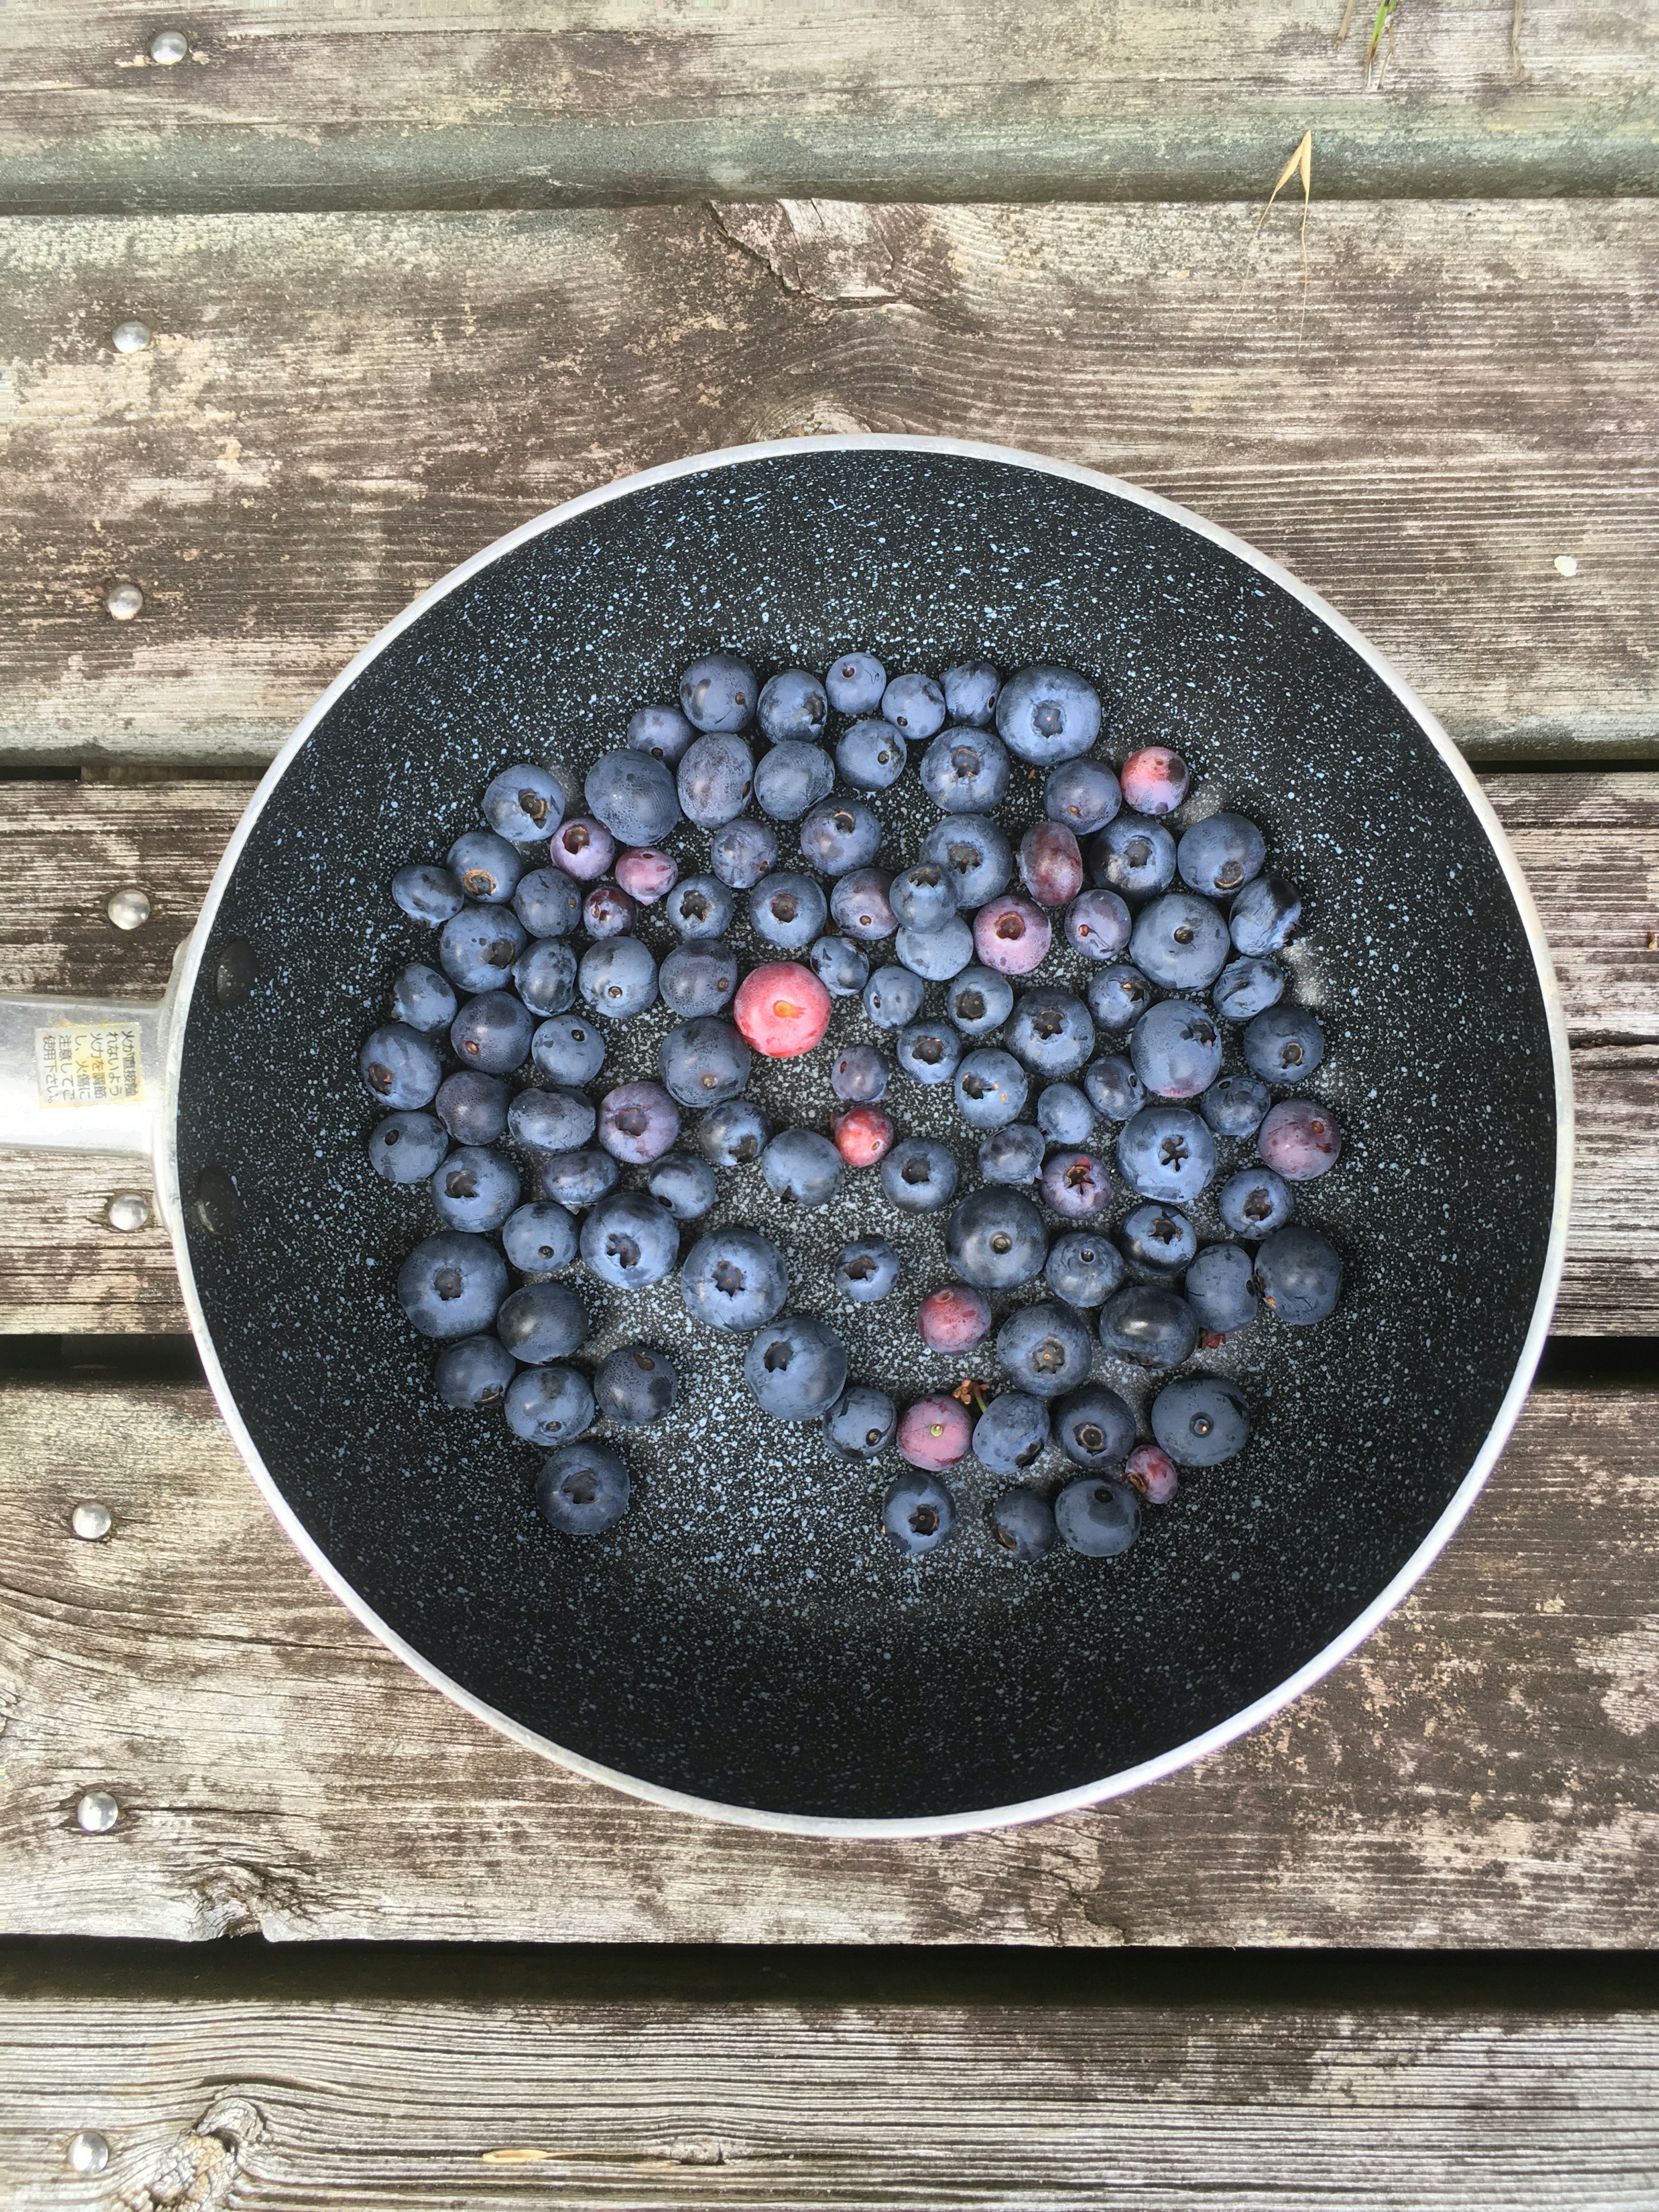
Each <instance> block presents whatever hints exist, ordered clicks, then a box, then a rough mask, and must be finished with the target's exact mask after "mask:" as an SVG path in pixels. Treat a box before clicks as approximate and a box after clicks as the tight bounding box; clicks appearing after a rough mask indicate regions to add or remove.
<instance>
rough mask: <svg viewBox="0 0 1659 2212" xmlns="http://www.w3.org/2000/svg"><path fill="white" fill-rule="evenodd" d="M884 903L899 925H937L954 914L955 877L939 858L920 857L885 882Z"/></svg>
mask: <svg viewBox="0 0 1659 2212" xmlns="http://www.w3.org/2000/svg"><path fill="white" fill-rule="evenodd" d="M887 903H888V904H889V906H890V907H891V908H892V909H893V915H894V918H895V920H896V921H897V922H898V923H899V924H900V926H901V927H904V928H908V929H940V928H942V927H944V925H945V923H946V922H947V921H951V919H952V917H953V916H954V915H955V914H956V910H957V887H956V881H955V878H953V877H952V876H951V872H950V870H949V869H948V868H947V867H945V866H943V865H942V864H941V863H940V862H939V861H938V860H919V861H917V862H916V864H915V866H914V867H908V868H902V869H901V870H900V871H899V872H898V874H897V875H896V876H895V877H894V878H893V879H892V881H891V882H890V884H888V886H887Z"/></svg>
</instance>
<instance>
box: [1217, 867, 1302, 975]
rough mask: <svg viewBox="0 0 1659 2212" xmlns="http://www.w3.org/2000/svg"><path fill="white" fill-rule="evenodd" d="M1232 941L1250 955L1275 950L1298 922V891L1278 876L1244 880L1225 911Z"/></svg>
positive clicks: (1300, 907) (1294, 931) (1299, 916)
mask: <svg viewBox="0 0 1659 2212" xmlns="http://www.w3.org/2000/svg"><path fill="white" fill-rule="evenodd" d="M1227 920H1228V927H1229V929H1230V931H1231V936H1232V940H1233V945H1234V946H1235V948H1236V950H1237V951H1240V952H1243V953H1246V954H1248V955H1249V956H1251V957H1255V956H1257V955H1259V954H1261V953H1263V952H1278V951H1281V950H1282V949H1283V948H1284V947H1285V945H1288V944H1289V943H1290V941H1291V939H1292V938H1293V937H1294V936H1295V935H1296V933H1297V930H1298V929H1299V928H1300V927H1301V923H1302V894H1301V892H1300V891H1298V890H1297V889H1296V887H1295V885H1294V884H1287V883H1286V882H1285V878H1283V877H1282V876H1258V877H1257V878H1256V879H1255V882H1254V883H1253V884H1245V886H1244V888H1243V890H1242V891H1240V893H1239V894H1238V896H1237V898H1236V899H1235V900H1234V901H1233V902H1232V905H1231V908H1230V909H1229V911H1228V916H1227Z"/></svg>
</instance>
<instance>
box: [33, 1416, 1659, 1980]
mask: <svg viewBox="0 0 1659 2212" xmlns="http://www.w3.org/2000/svg"><path fill="white" fill-rule="evenodd" d="M1652 1406H1653V1401H1652V1399H1651V1398H1650V1397H1648V1396H1645V1395H1639V1394H1632V1393H1628V1392H1624V1393H1619V1392H1608V1393H1606V1394H1600V1393H1582V1392H1567V1391H1542V1392H1539V1393H1536V1394H1534V1398H1533V1400H1532V1401H1531V1403H1530V1404H1529V1406H1528V1409H1527V1412H1526V1414H1525V1416H1524V1418H1523V1419H1522V1425H1521V1427H1520V1429H1519V1431H1518V1432H1517V1434H1516V1438H1515V1440H1514V1442H1513V1443H1512V1444H1511V1446H1510V1450H1509V1452H1508V1453H1507V1454H1506V1455H1505V1456H1504V1460H1503V1462H1501V1463H1500V1465H1499V1467H1498V1470H1497V1472H1496V1474H1494V1476H1493V1478H1492V1482H1491V1484H1490V1486H1489V1487H1488V1489H1487V1492H1486V1495H1485V1497H1484V1498H1483V1499H1482V1500H1481V1501H1480V1504H1479V1505H1478V1506H1477V1508H1476V1510H1475V1511H1474V1514H1473V1515H1472V1516H1471V1518H1470V1520H1469V1521H1468V1523H1466V1525H1465V1527H1464V1528H1463V1529H1462V1531H1461V1532H1460V1534H1459V1535H1458V1536H1457V1538H1456V1540H1455V1542H1454V1543H1453V1544H1452V1545H1451V1546H1450V1547H1449V1550H1448V1552H1447V1553H1446V1554H1445V1556H1444V1557H1443V1559H1441V1560H1440V1562H1439V1563H1438V1564H1437V1566H1436V1567H1435V1569H1434V1570H1433V1571H1432V1572H1431V1574H1430V1575H1429V1577H1427V1579H1426V1580H1425V1583H1424V1584H1423V1585H1422V1586H1421V1588H1420V1589H1419V1591H1418V1592H1417V1593H1416V1594H1415V1595H1414V1596H1413V1599H1412V1600H1411V1601H1409V1602H1408V1603H1407V1606H1406V1607H1404V1608H1403V1609H1402V1610H1401V1613H1399V1614H1398V1615H1397V1616H1396V1617H1395V1619H1394V1620H1391V1621H1390V1622H1389V1623H1388V1624H1387V1625H1386V1626H1384V1627H1383V1629H1382V1630H1380V1631H1379V1632H1378V1633H1377V1634H1376V1636H1375V1637H1374V1638H1372V1639H1371V1640H1370V1642H1369V1643H1368V1644H1366V1645H1365V1646H1364V1650H1362V1651H1361V1652H1359V1653H1358V1655H1357V1656H1356V1657H1355V1658H1354V1659H1352V1661H1350V1662H1348V1663H1347V1664H1346V1666H1344V1667H1343V1668H1340V1670H1339V1671H1338V1672H1337V1674H1335V1675H1334V1676H1333V1677H1332V1678H1331V1679H1330V1680H1329V1681H1328V1682H1327V1683H1326V1684H1325V1685H1323V1686H1322V1687H1321V1688H1320V1689H1319V1690H1318V1691H1316V1692H1313V1693H1312V1694H1310V1696H1309V1697H1307V1698H1305V1699H1303V1700H1302V1701H1301V1703H1300V1704H1299V1705H1297V1706H1296V1707H1295V1708H1294V1710H1293V1711H1291V1712H1290V1713H1288V1714H1286V1715H1285V1716H1284V1717H1282V1718H1280V1719H1279V1721H1277V1722H1276V1723H1273V1725H1271V1726H1270V1727H1268V1728H1266V1729H1261V1730H1260V1731H1258V1732H1257V1733H1256V1734H1255V1735H1253V1736H1252V1737H1250V1738H1249V1739H1248V1740H1247V1741H1243V1742H1241V1743H1239V1744H1237V1745H1234V1746H1233V1747H1231V1748H1230V1749H1229V1750H1228V1751H1226V1752H1225V1753H1221V1754H1219V1755H1218V1757H1216V1758H1214V1759H1211V1760H1209V1761H1207V1762H1206V1764H1205V1765H1202V1766H1200V1767H1199V1768H1196V1769H1194V1770H1192V1771H1188V1772H1187V1773H1185V1774H1183V1775H1180V1776H1177V1777H1176V1778H1173V1779H1171V1780H1170V1781H1169V1782H1167V1783H1164V1784H1160V1785H1159V1786H1158V1787H1157V1788H1155V1789H1152V1790H1145V1791H1142V1792H1141V1793H1139V1795H1138V1796H1133V1797H1131V1798H1128V1799H1126V1800H1124V1801H1122V1802H1118V1803H1116V1804H1113V1805H1109V1806H1107V1807H1105V1808H1103V1809H1102V1810H1100V1811H1098V1812H1097V1813H1093V1814H1086V1815H1079V1816H1075V1817H1073V1818H1068V1819H1066V1820H1055V1821H1051V1822H1048V1823H1047V1824H1046V1825H1043V1826H1037V1827H1031V1828H1025V1829H1018V1830H1013V1831H1011V1832H1007V1833H1003V1834H997V1835H992V1836H985V1837H976V1838H975V1837H969V1838H953V1839H951V1840H948V1841H944V1842H931V1843H930V1842H920V1843H884V1844H879V1845H878V1844H864V1843H857V1842H850V1841H843V1840H840V1839H836V1840H820V1839H803V1838H774V1837H767V1836H763V1835H760V1834H757V1833H753V1832H748V1831H745V1830H739V1829H731V1828H725V1827H720V1826H714V1825H713V1824H706V1823H703V1822H700V1821H696V1820H687V1819H684V1818H680V1817H678V1816H672V1815H669V1814H661V1813H657V1812H653V1811H651V1810H647V1808H643V1807H641V1806H639V1805H636V1804H635V1803H633V1802H631V1801H629V1800H628V1799H625V1798H623V1797H621V1796H617V1795H615V1794H613V1793H612V1792H611V1791H609V1790H605V1789H603V1788H600V1787H598V1786H596V1785H593V1784H585V1783H582V1782H579V1781H575V1780H573V1779H571V1778H569V1777H568V1776H567V1775H565V1774H563V1773H562V1771H560V1770H558V1769H557V1768H556V1767H554V1766H551V1765H548V1764H546V1763H544V1762H543V1761H541V1760H539V1759H536V1758H534V1757H533V1756H532V1755H531V1754H529V1753H525V1752H521V1751H520V1750H519V1749H517V1748H516V1747H514V1746H513V1745H511V1744H509V1743H507V1741H504V1740H502V1739H501V1738H498V1737H497V1736H495V1735H493V1734H492V1733H491V1732H490V1731H489V1729H485V1728H483V1726H481V1725H480V1724H478V1723H475V1722H473V1721H471V1719H469V1718H468V1717H466V1716H465V1714H463V1713H461V1712H460V1711H459V1710H457V1709H456V1708H454V1707H453V1706H452V1705H449V1704H448V1703H447V1702H446V1701H445V1700H444V1699H441V1698H440V1697H439V1696H438V1695H437V1694H436V1693H435V1692H432V1691H429V1690H428V1689H426V1688H425V1687H424V1686H422V1685H421V1684H420V1683H419V1682H418V1681H417V1680H416V1678H415V1677H414V1676H413V1675H412V1674H409V1673H408V1672H407V1671H406V1670H405V1669H404V1668H403V1667H402V1666H401V1665H399V1664H398V1662H397V1661H395V1660H394V1659H392V1657H391V1656H389V1655H387V1654H386V1653H385V1652H384V1651H383V1650H381V1649H380V1646H379V1645H378V1644H374V1642H373V1641H372V1640H371V1639H370V1638H368V1636H367V1634H366V1633H365V1632H363V1631H362V1629H360V1628H359V1627H358V1626H357V1625H356V1622H355V1621H354V1620H353V1619H352V1618H351V1616H350V1615H349V1614H348V1613H346V1612H345V1611H344V1610H343V1608H342V1607H339V1606H338V1605H337V1604H336V1603H335V1602H334V1601H333V1600H332V1599H331V1598H330V1597H329V1596H328V1595H325V1592H324V1591H323V1590H322V1589H321V1587H320V1586H319V1584H318V1583H315V1582H314V1581H313V1579H312V1577H310V1575H309V1574H308V1573H307V1571H306V1570H305V1569H304V1567H303V1566H302V1565H301V1564H300V1562H299V1560H298V1559H297V1557H296V1556H295V1554H294V1553H291V1552H290V1551H289V1548H288V1547H287V1545H286V1543H285V1542H284V1541H283V1538H282V1536H281V1534H279V1532H278V1530H277V1528H276V1524H275V1523H274V1522H272V1521H271V1520H270V1518H269V1516H267V1515H266V1513H265V1511H264V1507H263V1505H262V1504H261V1503H260V1502H259V1499H258V1495H257V1493H256V1492H255V1491H254V1490H253V1487H252V1484H251V1483H250V1482H249V1481H248V1480H247V1478H246V1474H244V1472H243V1471H242V1469H241V1467H240V1463H239V1462H237V1460H236V1458H235V1456H234V1453H233V1452H232V1450H231V1449H230V1446H229V1444H228V1441H227V1439H226V1437H225V1435H224V1433H223V1431H222V1429H221V1428H220V1426H219V1425H218V1422H217V1420H216V1418H215V1416H214V1413H213V1410H212V1407H211V1402H210V1400H209V1398H208V1396H207V1394H206V1393H205V1391H204V1390H202V1389H199V1388H197V1389H182V1388H181V1389H167V1390H162V1389H149V1390H134V1389H120V1388H117V1387H112V1386H110V1387H100V1388H96V1389H85V1388H83V1389H51V1388H27V1389H25V1388H14V1389H9V1390H7V1391H3V1392H0V1561H3V1566H0V1577H3V1597H4V1602H3V1604H0V1652H3V1664H4V1668H5V1679H6V1681H7V1684H8V1686H7V1689H6V1692H5V1699H6V1704H5V1712H6V1720H7V1727H6V1733H5V1781H6V1790H5V1795H4V1797H3V1800H0V1927H3V1928H4V1929H6V1930H7V1931H9V1932H24V1931H37V1932H55V1933H81V1934H87V1935H144V1936H167V1937H184V1938H198V1937H204V1936H216V1935H220V1934H223V1933H226V1932H229V1931H232V1930H249V1931H251V1930H255V1929H258V1930H262V1931H263V1932H264V1934H265V1935H266V1936H270V1937H274V1938H279V1939H282V1940H285V1941H299V1940H313V1939H317V1938H322V1937H348V1936H349V1937H379V1938H391V1937H421V1936H439V1937H447V1938H463V1937H465V1938H479V1939H482V1938H499V1939H502V1940H508V1941H520V1940H537V1941H548V1940H565V1939H574V1940H582V1941H595V1940H608V1939H620V1940H627V1941H647V1942H657V1941H662V1940H675V1941H683V1942H705V1941H707V1942H797V1941H799V1942H882V1943H889V1942H924V1943H938V1942H943V1943H989V1944H1002V1943H1024V1944H1044V1945H1047V1944H1120V1943H1126V1942H1127V1943H1134V1944H1221V1945H1252V1944H1275V1943H1278V1944H1302V1945H1326V1944H1335V1945H1355V1944H1374V1945H1388V1946H1393V1945H1422V1946H1434V1945H1476V1946H1496V1947H1504V1946H1516V1945H1524V1946H1549V1945H1560V1946H1569V1947H1571V1946H1587V1947H1592V1948H1600V1947H1618V1946H1644V1945H1650V1944H1652V1943H1654V1942H1656V1941H1659V1901H1656V1900H1659V1766H1656V1757H1655V1750H1654V1747H1655V1743H1656V1741H1659V1737H1656V1735H1655V1733H1654V1731H1655V1729H1656V1727H1659V1625H1656V1620H1655V1617H1654V1603H1653V1589H1652V1575H1651V1560H1652V1557H1653V1553H1654V1549H1655V1547H1656V1544H1659V1495H1656V1492H1655V1488H1654V1485H1653V1484H1652V1482H1651V1480H1650V1479H1649V1476H1650V1459H1651V1434H1652ZM89 1497H90V1498H100V1499H101V1500H102V1501H103V1502H104V1503H105V1504H107V1505H108V1506H109V1507H110V1509H111V1510H112V1513H113V1514H114V1516H115V1529H114V1534H112V1536H111V1537H109V1538H108V1539H106V1541H103V1542H101V1543H96V1544H90V1543H82V1542H77V1541H76V1540H75V1538H74V1537H73V1536H72V1535H71V1534H70V1529H69V1516H70V1510H71V1508H72V1507H73V1505H74V1504H76V1501H77V1500H79V1499H81V1498H89ZM93 1789H102V1790H108V1791H109V1792H111V1793H112V1795H113V1796H114V1797H115V1798H116V1799H117V1801H118V1804H119V1806H120V1808H121V1816H120V1819H119V1820H118V1823H117V1825H116V1826H115V1827H114V1828H113V1829H112V1830H111V1831H110V1832H108V1833H106V1834H104V1835H100V1836H88V1835H83V1834H82V1833H81V1832H80V1831H79V1830H78V1829H77V1827H76V1822H75V1810H74V1808H75V1807H76V1803H77V1802H78V1800H79V1799H80V1797H81V1796H82V1792H83V1791H86V1790H93Z"/></svg>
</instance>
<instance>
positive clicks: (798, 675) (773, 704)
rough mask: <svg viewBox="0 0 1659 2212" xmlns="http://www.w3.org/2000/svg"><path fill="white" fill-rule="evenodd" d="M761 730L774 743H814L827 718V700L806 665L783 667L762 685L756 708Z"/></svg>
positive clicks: (824, 692) (819, 735)
mask: <svg viewBox="0 0 1659 2212" xmlns="http://www.w3.org/2000/svg"><path fill="white" fill-rule="evenodd" d="M757 714H758V716H759V720H760V726H761V730H762V732H763V734H764V735H765V736H767V737H769V738H771V740H772V742H773V744H780V743H781V741H782V740H783V739H785V738H805V739H807V740H808V742H809V743H812V744H816V743H817V740H818V738H821V737H822V736H823V726H824V724H825V723H826V722H827V721H828V720H829V695H828V694H827V693H826V691H825V690H824V688H823V684H820V683H819V681H818V679H817V677H816V676H813V675H811V674H810V673H809V672H808V671H807V670H805V668H785V669H782V670H781V671H780V672H779V673H778V674H777V675H776V676H769V677H768V678H767V680H766V682H765V683H764V684H762V686H761V695H760V702H759V705H758V708H757Z"/></svg>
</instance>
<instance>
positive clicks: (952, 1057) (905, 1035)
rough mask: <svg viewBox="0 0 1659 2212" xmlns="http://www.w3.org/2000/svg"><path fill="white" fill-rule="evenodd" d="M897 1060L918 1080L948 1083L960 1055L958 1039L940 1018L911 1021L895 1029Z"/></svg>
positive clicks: (959, 1041)
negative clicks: (936, 1020)
mask: <svg viewBox="0 0 1659 2212" xmlns="http://www.w3.org/2000/svg"><path fill="white" fill-rule="evenodd" d="M896 1049H897V1055H898V1064H899V1066H901V1067H902V1069H903V1070H904V1072H905V1073H906V1074H907V1075H908V1076H910V1077H912V1078H914V1079H915V1081H916V1082H918V1083H922V1084H934V1083H948V1082H949V1081H950V1080H951V1077H952V1076H953V1075H954V1074H955V1073H956V1067H957V1060H960V1059H961V1057H962V1039H961V1038H960V1037H959V1036H957V1033H956V1031H955V1030H953V1029H951V1027H950V1026H949V1025H948V1024H946V1023H944V1022H912V1023H911V1024H909V1025H908V1028H906V1029H902V1030H900V1031H899V1038H898V1045H897V1048H896Z"/></svg>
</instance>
